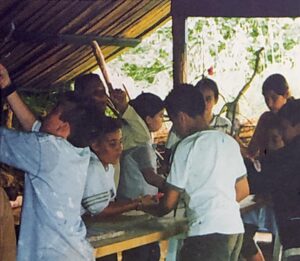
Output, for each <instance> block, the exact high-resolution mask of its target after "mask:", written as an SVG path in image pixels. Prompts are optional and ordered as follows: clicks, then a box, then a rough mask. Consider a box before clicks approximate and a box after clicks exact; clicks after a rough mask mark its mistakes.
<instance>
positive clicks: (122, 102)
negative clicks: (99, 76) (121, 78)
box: [109, 89, 128, 114]
mask: <svg viewBox="0 0 300 261" xmlns="http://www.w3.org/2000/svg"><path fill="white" fill-rule="evenodd" d="M109 94H110V98H111V101H112V102H113V104H114V106H115V107H116V108H117V110H118V111H119V112H120V113H121V114H123V113H124V112H125V111H126V109H127V107H128V97H127V96H126V93H125V92H124V91H122V90H121V89H114V90H110V92H109Z"/></svg>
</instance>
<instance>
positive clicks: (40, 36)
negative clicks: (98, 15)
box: [13, 31, 141, 47]
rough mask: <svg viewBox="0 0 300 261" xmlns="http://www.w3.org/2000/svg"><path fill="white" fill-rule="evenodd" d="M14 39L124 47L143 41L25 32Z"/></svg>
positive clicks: (17, 34) (16, 33)
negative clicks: (95, 42) (92, 43)
mask: <svg viewBox="0 0 300 261" xmlns="http://www.w3.org/2000/svg"><path fill="white" fill-rule="evenodd" d="M13 38H14V39H15V40H16V41H20V42H33V43H36V42H44V43H51V44H73V45H79V46H80V45H88V44H91V42H92V41H97V42H98V43H99V44H101V45H114V46H122V47H135V46H137V45H138V44H139V43H140V42H141V40H139V39H135V38H120V37H104V36H99V35H92V34H88V35H87V34H85V35H75V34H47V33H40V32H39V33H31V32H24V31H15V32H14V34H13Z"/></svg>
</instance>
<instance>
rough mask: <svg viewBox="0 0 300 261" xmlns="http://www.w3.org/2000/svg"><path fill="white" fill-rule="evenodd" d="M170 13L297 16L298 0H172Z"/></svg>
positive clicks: (298, 13)
mask: <svg viewBox="0 0 300 261" xmlns="http://www.w3.org/2000/svg"><path fill="white" fill-rule="evenodd" d="M171 14H172V16H173V17H174V15H176V16H178V15H181V16H185V17H188V16H198V17H299V16H300V1H299V0H226V1H224V0H172V5H171Z"/></svg>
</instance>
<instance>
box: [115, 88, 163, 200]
mask: <svg viewBox="0 0 300 261" xmlns="http://www.w3.org/2000/svg"><path fill="white" fill-rule="evenodd" d="M129 104H130V105H131V106H132V107H133V109H134V110H135V111H136V113H137V114H138V116H139V117H140V118H141V119H142V120H143V121H144V124H145V126H146V127H147V132H148V133H149V134H148V135H149V136H150V133H151V132H155V131H158V130H159V129H160V128H161V126H162V121H163V109H164V106H163V101H162V100H161V99H160V98H159V97H158V96H156V95H154V94H151V93H142V94H141V95H139V96H138V97H137V98H136V99H134V100H131V101H130V102H129ZM120 168H121V174H120V182H119V187H118V191H117V195H118V198H120V199H133V198H137V197H139V196H143V195H147V194H149V195H155V194H157V192H158V189H157V188H160V187H162V185H163V183H164V179H163V178H162V177H160V176H159V175H157V174H156V154H155V150H154V149H153V147H152V144H151V142H150V141H148V142H144V143H141V144H139V145H136V146H134V147H131V148H130V149H127V150H124V152H123V154H122V157H121V161H120Z"/></svg>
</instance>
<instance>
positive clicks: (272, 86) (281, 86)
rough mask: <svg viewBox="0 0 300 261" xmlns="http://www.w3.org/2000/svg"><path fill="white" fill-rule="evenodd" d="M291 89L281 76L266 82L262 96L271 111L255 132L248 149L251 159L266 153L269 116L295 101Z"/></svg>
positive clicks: (264, 116)
mask: <svg viewBox="0 0 300 261" xmlns="http://www.w3.org/2000/svg"><path fill="white" fill-rule="evenodd" d="M289 89H290V88H289V85H288V83H287V80H286V79H285V77H284V76H283V75H281V74H272V75H270V76H269V77H268V78H267V79H266V80H265V81H264V83H263V86H262V94H263V96H264V98H265V102H266V105H267V106H268V108H269V109H270V111H268V112H264V113H263V114H262V115H261V116H260V118H259V120H258V122H257V126H256V128H255V132H254V134H253V136H252V138H251V141H250V143H249V145H248V148H247V153H248V156H249V157H255V156H260V154H261V153H264V150H265V149H266V148H265V147H262V145H263V144H264V139H265V138H266V135H265V129H266V125H267V124H268V119H269V118H270V117H269V114H276V113H277V112H278V111H279V110H280V108H281V107H282V106H283V105H284V104H286V103H287V102H288V101H290V100H292V99H293V98H292V97H291V96H290V91H289Z"/></svg>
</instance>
